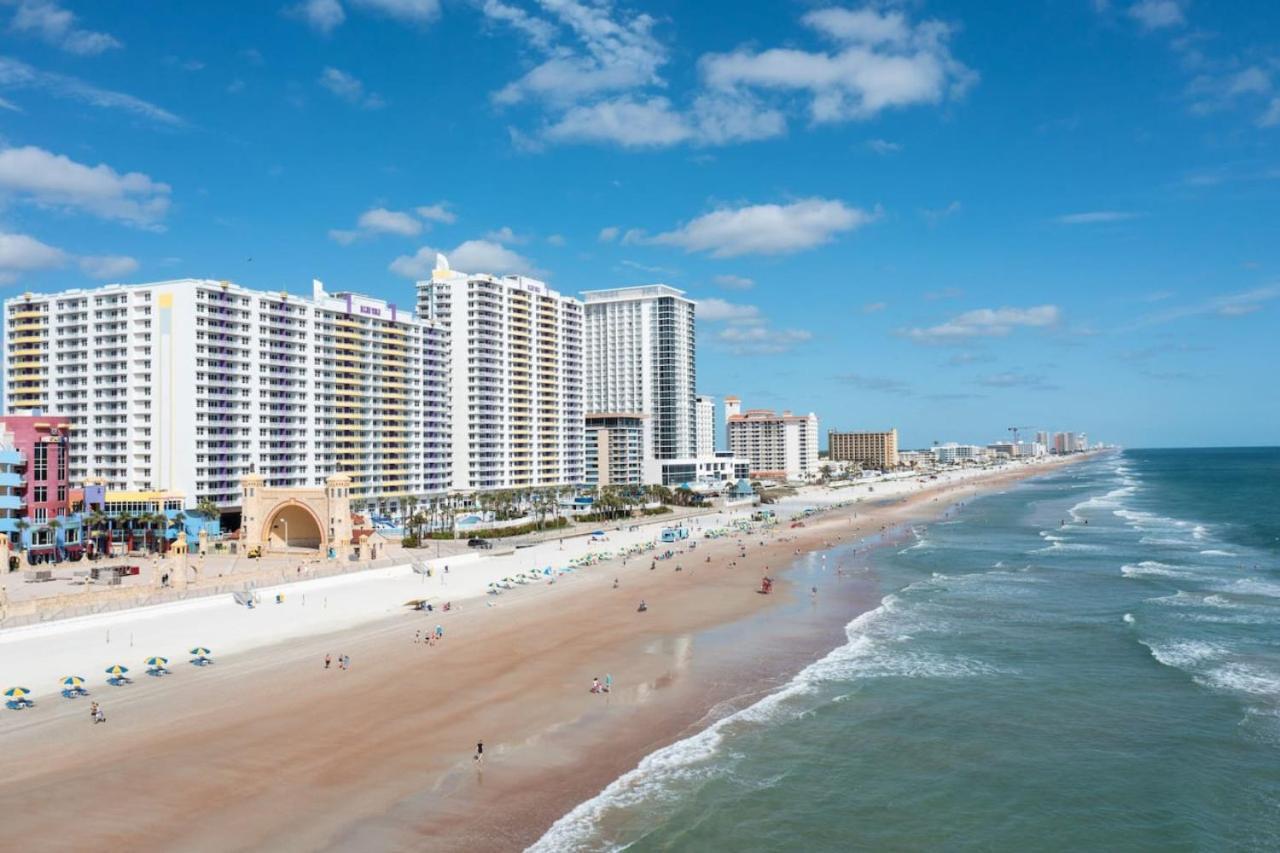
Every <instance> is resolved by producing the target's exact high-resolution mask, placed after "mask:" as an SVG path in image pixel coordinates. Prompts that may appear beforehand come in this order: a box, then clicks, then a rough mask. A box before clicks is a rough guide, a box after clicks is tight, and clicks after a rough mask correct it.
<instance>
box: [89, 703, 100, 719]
mask: <svg viewBox="0 0 1280 853" xmlns="http://www.w3.org/2000/svg"><path fill="white" fill-rule="evenodd" d="M89 719H91V720H93V721H94V722H95V723H96V722H98V703H97V702H92V703H90V705H89Z"/></svg>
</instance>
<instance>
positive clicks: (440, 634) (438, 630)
mask: <svg viewBox="0 0 1280 853" xmlns="http://www.w3.org/2000/svg"><path fill="white" fill-rule="evenodd" d="M436 639H437V640H443V639H444V626H443V625H437V626H436Z"/></svg>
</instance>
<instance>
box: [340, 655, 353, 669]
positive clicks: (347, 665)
mask: <svg viewBox="0 0 1280 853" xmlns="http://www.w3.org/2000/svg"><path fill="white" fill-rule="evenodd" d="M342 668H343V669H351V655H343V656H342Z"/></svg>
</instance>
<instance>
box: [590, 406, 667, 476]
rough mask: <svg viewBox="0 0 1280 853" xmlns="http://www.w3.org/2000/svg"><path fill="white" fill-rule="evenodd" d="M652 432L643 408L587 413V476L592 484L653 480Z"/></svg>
mask: <svg viewBox="0 0 1280 853" xmlns="http://www.w3.org/2000/svg"><path fill="white" fill-rule="evenodd" d="M652 445H653V436H652V433H651V432H650V429H649V416H648V415H646V414H644V413H642V412H593V413H592V414H589V415H587V443H586V477H585V480H584V481H585V482H586V483H587V484H588V485H592V486H643V485H645V484H646V483H650V482H653V480H654V477H653V475H652V473H651V472H650V470H649V467H650V466H652V460H653V450H652Z"/></svg>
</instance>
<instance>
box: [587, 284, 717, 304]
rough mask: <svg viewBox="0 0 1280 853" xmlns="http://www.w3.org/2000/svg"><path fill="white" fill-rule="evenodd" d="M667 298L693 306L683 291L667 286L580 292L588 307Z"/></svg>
mask: <svg viewBox="0 0 1280 853" xmlns="http://www.w3.org/2000/svg"><path fill="white" fill-rule="evenodd" d="M662 296H669V297H671V298H673V299H679V300H681V301H682V302H688V303H690V304H694V302H693V300H692V299H689V298H688V297H686V296H685V295H684V291H683V290H680V289H678V288H675V287H672V286H671V285H669V284H636V285H630V286H628V287H611V288H607V289H604V290H584V291H582V297H583V302H585V303H586V304H588V305H593V304H598V303H601V302H627V301H630V300H633V299H656V298H658V297H662Z"/></svg>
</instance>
